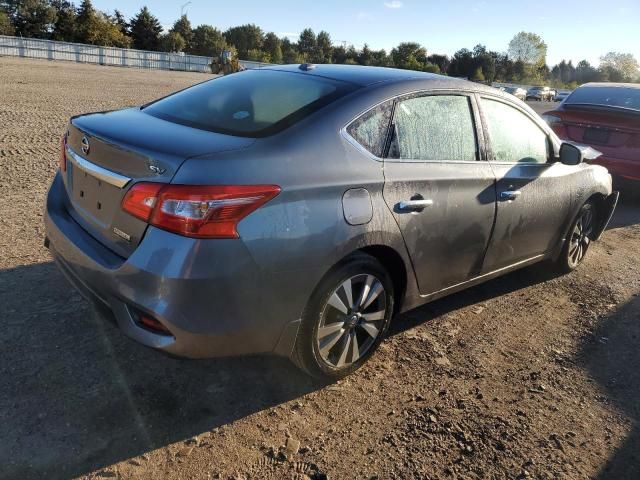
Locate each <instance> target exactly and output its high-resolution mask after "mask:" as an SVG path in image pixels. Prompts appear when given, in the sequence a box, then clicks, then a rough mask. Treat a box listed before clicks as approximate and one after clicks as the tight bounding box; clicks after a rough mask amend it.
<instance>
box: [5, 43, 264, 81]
mask: <svg viewBox="0 0 640 480" xmlns="http://www.w3.org/2000/svg"><path fill="white" fill-rule="evenodd" d="M3 55H4V56H10V57H25V58H41V59H44V60H66V61H70V62H79V63H95V64H98V65H112V66H115V67H133V68H151V69H158V70H180V71H186V72H207V73H209V72H211V70H210V68H209V64H210V63H211V57H201V56H198V55H187V54H184V53H168V52H150V51H146V50H134V49H130V48H116V47H100V46H97V45H85V44H82V43H68V42H55V41H53V40H41V39H37V38H21V37H8V36H5V35H0V56H3ZM240 63H241V64H242V66H243V67H245V68H260V67H262V66H265V65H268V64H267V63H260V62H250V61H245V60H241V61H240Z"/></svg>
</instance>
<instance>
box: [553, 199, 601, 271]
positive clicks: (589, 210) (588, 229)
mask: <svg viewBox="0 0 640 480" xmlns="http://www.w3.org/2000/svg"><path fill="white" fill-rule="evenodd" d="M595 225H596V209H595V206H594V205H593V203H591V202H587V203H585V204H584V205H583V206H582V208H580V211H579V212H578V214H577V215H576V218H575V220H574V221H573V222H572V224H571V228H570V229H569V234H568V237H567V239H566V240H565V242H564V245H563V247H562V252H561V253H560V256H559V257H558V259H557V260H556V265H555V266H556V269H557V271H558V272H559V273H562V274H564V273H569V272H571V271H573V270H575V269H576V268H577V267H578V265H580V264H581V263H582V261H583V260H584V258H585V256H586V255H587V251H588V249H589V246H590V245H591V241H592V240H591V235H592V234H593V230H594V227H595Z"/></svg>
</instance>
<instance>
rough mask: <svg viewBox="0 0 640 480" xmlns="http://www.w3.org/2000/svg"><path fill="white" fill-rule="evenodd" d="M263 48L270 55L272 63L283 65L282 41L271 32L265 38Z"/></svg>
mask: <svg viewBox="0 0 640 480" xmlns="http://www.w3.org/2000/svg"><path fill="white" fill-rule="evenodd" d="M262 48H263V50H264V51H265V52H266V53H267V54H268V55H269V58H270V61H271V63H282V40H280V39H279V38H278V36H277V35H276V34H275V33H273V32H269V33H267V34H266V35H265V36H264V41H263V42H262Z"/></svg>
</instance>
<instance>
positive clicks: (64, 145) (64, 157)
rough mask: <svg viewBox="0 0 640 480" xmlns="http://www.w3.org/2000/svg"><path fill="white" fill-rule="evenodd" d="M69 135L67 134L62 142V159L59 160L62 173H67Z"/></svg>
mask: <svg viewBox="0 0 640 480" xmlns="http://www.w3.org/2000/svg"><path fill="white" fill-rule="evenodd" d="M66 149H67V134H66V133H65V134H64V135H63V136H62V139H61V140H60V157H59V158H58V166H59V167H60V171H62V172H66V171H67V153H66Z"/></svg>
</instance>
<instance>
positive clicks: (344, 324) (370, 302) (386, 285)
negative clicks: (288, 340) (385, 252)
mask: <svg viewBox="0 0 640 480" xmlns="http://www.w3.org/2000/svg"><path fill="white" fill-rule="evenodd" d="M392 314H393V284H392V282H391V279H390V277H389V274H388V273H387V272H386V270H385V269H384V267H383V266H382V265H381V264H380V262H378V261H377V260H376V259H375V258H374V257H371V256H369V255H365V254H357V255H354V256H353V257H351V258H349V259H347V260H346V261H345V262H343V263H342V264H340V265H339V266H338V267H337V268H334V269H333V270H332V271H331V272H330V273H329V274H328V275H327V276H326V277H325V278H324V279H323V280H322V281H321V282H320V284H319V285H318V287H317V288H316V291H315V292H314V293H313V295H312V297H311V299H310V300H309V304H308V305H307V308H306V309H305V313H304V315H303V318H302V324H301V326H300V331H299V332H298V337H297V339H296V346H295V350H294V353H293V360H294V362H295V363H296V364H297V365H298V366H299V367H300V368H302V369H303V370H305V371H306V372H307V373H309V374H310V375H312V376H314V377H319V378H325V379H329V380H336V379H339V378H342V377H344V376H346V375H348V374H350V373H351V372H353V371H355V370H357V369H358V368H360V366H362V365H363V364H364V363H365V362H366V361H367V359H368V358H369V357H370V356H371V355H372V354H373V352H374V351H375V350H376V349H377V348H378V345H379V344H380V342H381V341H382V338H383V336H384V334H385V332H386V331H387V328H388V327H389V323H390V321H391V316H392Z"/></svg>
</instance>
